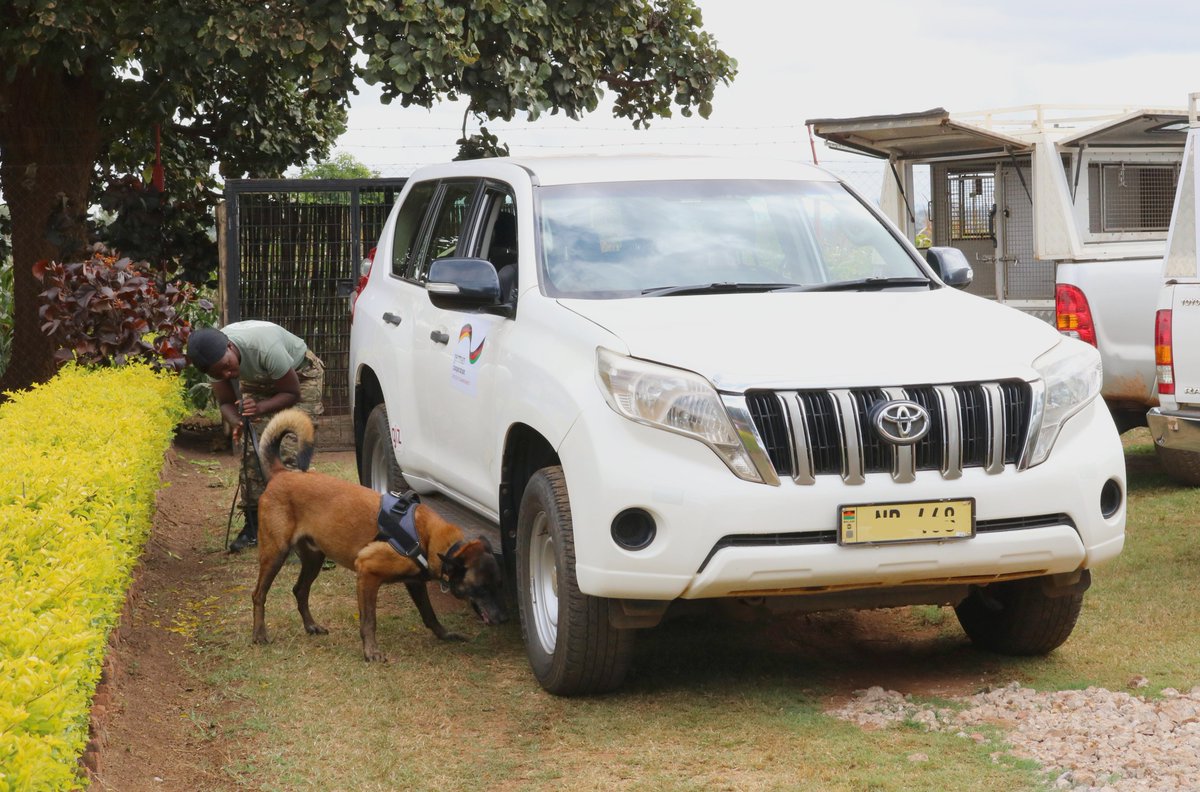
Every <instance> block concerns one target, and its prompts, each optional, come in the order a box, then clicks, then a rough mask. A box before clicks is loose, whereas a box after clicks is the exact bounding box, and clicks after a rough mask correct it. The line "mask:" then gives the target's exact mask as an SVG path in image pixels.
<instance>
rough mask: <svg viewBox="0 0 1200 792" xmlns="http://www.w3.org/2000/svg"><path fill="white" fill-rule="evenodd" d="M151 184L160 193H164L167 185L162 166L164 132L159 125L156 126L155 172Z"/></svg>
mask: <svg viewBox="0 0 1200 792" xmlns="http://www.w3.org/2000/svg"><path fill="white" fill-rule="evenodd" d="M150 183H151V184H153V185H154V189H156V190H158V191H159V192H162V191H163V188H164V186H165V185H166V181H165V179H164V177H163V166H162V130H161V128H160V127H159V125H158V124H155V125H154V172H153V174H152V175H151V177H150Z"/></svg>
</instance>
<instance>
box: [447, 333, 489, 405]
mask: <svg viewBox="0 0 1200 792" xmlns="http://www.w3.org/2000/svg"><path fill="white" fill-rule="evenodd" d="M489 329H490V328H489V326H488V325H486V324H479V323H476V324H474V325H469V324H465V325H463V326H462V329H461V330H459V331H458V344H457V345H456V346H455V348H454V357H453V358H452V359H451V361H450V381H451V383H453V385H454V387H456V388H458V389H459V390H460V391H462V392H463V393H465V394H467V395H469V396H474V395H475V389H476V380H477V378H478V374H479V366H478V365H477V364H478V363H479V360H480V358H482V357H483V345H484V343H485V342H486V341H487V334H488V330H489Z"/></svg>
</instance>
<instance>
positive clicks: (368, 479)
mask: <svg viewBox="0 0 1200 792" xmlns="http://www.w3.org/2000/svg"><path fill="white" fill-rule="evenodd" d="M391 438H392V427H391V425H390V424H389V423H388V417H387V408H386V407H385V406H384V405H383V404H377V405H375V408H374V409H372V410H371V413H370V415H368V416H367V425H366V426H365V427H364V428H363V442H362V465H361V468H360V471H359V477H358V478H359V483H360V484H362V485H363V486H364V487H370V488H371V489H373V490H375V491H376V492H388V491H391V492H403V491H404V490H406V489H408V485H407V484H406V483H405V481H404V474H403V473H401V471H400V465H399V463H397V462H396V453H395V452H394V451H393V450H392V440H391Z"/></svg>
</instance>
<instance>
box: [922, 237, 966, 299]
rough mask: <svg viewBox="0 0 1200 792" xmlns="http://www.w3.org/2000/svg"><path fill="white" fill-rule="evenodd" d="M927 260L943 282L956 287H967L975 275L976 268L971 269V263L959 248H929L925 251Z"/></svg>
mask: <svg viewBox="0 0 1200 792" xmlns="http://www.w3.org/2000/svg"><path fill="white" fill-rule="evenodd" d="M925 260H926V261H928V262H929V266H931V267H933V271H934V272H936V273H937V276H938V277H939V278H941V279H942V283H945V284H946V285H947V286H953V287H954V288H955V289H965V288H967V287H968V286H970V285H971V279H972V278H974V277H975V270H973V269H971V263H970V262H969V261H967V257H966V256H965V255H963V252H962V251H961V250H959V249H958V248H952V247H931V248H928V249H926V251H925Z"/></svg>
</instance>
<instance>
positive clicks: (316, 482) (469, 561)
mask: <svg viewBox="0 0 1200 792" xmlns="http://www.w3.org/2000/svg"><path fill="white" fill-rule="evenodd" d="M289 433H290V434H294V435H295V436H296V439H297V441H298V442H299V453H298V456H297V468H298V469H297V470H289V469H288V468H285V467H284V465H283V463H282V461H280V458H279V446H280V443H281V442H282V441H283V438H284V437H285V436H286V435H287V434H289ZM313 435H314V431H313V423H312V419H310V418H309V417H308V415H306V414H305V413H304V412H302V411H300V410H296V409H291V410H284V411H283V412H281V413H279V414H278V415H276V416H275V417H274V418H272V419H271V421H270V423H268V424H267V427H266V429H265V430H264V431H263V434H262V439H261V440H260V442H259V456H260V458H261V461H262V465H263V471H264V474H265V475H266V476H267V477H268V482H267V488H266V490H265V491H264V492H263V495H262V497H261V498H260V499H259V502H258V521H259V524H258V586H257V587H256V588H255V589H254V642H255V643H266V642H267V641H268V638H267V626H266V623H265V621H264V609H265V606H266V601H267V592H268V591H269V590H270V588H271V583H272V582H273V581H274V580H275V576H276V575H277V574H279V570H280V569H281V568H283V564H284V561H286V560H287V557H288V554H289V553H290V552H291V551H292V550H295V551H296V553H297V555H299V556H300V576H299V578H298V579H297V580H296V585H295V586H294V587H293V588H292V593H293V594H295V595H296V606H297V607H298V608H299V610H300V618H301V619H302V620H303V621H304V629H305V630H306V631H307V632H308V633H309V634H312V635H324V634H325V633H327V632H328V630H326V629H325V628H324V627H322V626H321V625H319V624H317V623H316V622H315V621H313V617H312V614H311V613H310V612H309V610H308V594H309V590H310V589H311V588H312V583H313V581H314V580H316V578H317V575H319V574H320V573H321V566H322V564H324V562H325V559H326V558H329V559H331V560H333V561H335V562H337V563H338V564H339V565H341V566H344V567H346V568H347V569H352V570H354V571H355V573H356V574H357V575H358V618H359V629H360V632H361V633H362V642H363V655H364V656H365V657H366V659H367V660H368V661H374V660H386V659H387V658H386V657H385V656H384V655H383V654H382V653H381V652H380V651H379V647H378V646H377V645H376V643H375V603H376V600H377V598H378V595H379V587H380V586H381V585H382V584H384V583H395V582H402V583H404V585H405V587H406V588H407V589H408V593H409V595H410V596H411V597H412V600H413V602H414V603H415V604H416V606H417V610H418V611H420V613H421V619H422V621H424V622H425V626H426V627H428V628H429V629H430V630H432V631H433V634H434V635H436V636H437V637H438V638H441V639H443V640H462V637H461V636H459V635H455V634H454V633H450V632H447V631H446V628H445V627H443V626H442V625H441V623H440V622H439V621H438V619H437V615H436V614H435V613H434V612H433V606H432V605H431V604H430V602H429V591H428V589H427V588H426V581H427V580H431V579H432V580H437V581H439V582H441V583H442V584H443V585H445V586H447V587H448V588H449V590H450V592H451V593H452V594H454V596H455V597H458V598H459V599H464V600H467V601H469V602H470V603H471V606H472V607H473V608H474V609H475V612H476V613H477V614H479V617H480V618H481V619H482V620H483V622H484V624H498V623H500V622H502V621H505V613H504V606H503V598H502V595H501V591H500V587H501V581H502V573H501V571H500V565H499V564H497V563H496V559H495V557H494V556H493V555H492V549H491V547H490V545H489V543H488V541H487V540H486V539H475V540H473V541H469V542H468V541H464V538H463V532H462V530H461V529H460V528H458V527H457V526H455V525H453V524H451V523H449V522H447V521H445V520H443V519H442V518H441V517H440V516H438V514H437V512H435V511H434V510H433V509H431V508H429V507H428V506H424V505H417V506H415V507H414V508H415V509H416V513H415V516H414V522H415V527H416V529H417V536H418V539H419V543H420V547H421V549H422V550H423V551H424V556H425V558H426V559H428V566H429V569H428V572H425V571H424V570H423V569H422V568H421V567H420V566H419V565H418V564H417V563H416V562H415V561H414V560H412V559H411V558H408V557H406V556H404V555H401V554H400V552H398V551H397V550H394V549H392V546H391V545H389V544H388V543H387V542H386V541H377V536H378V535H379V528H378V522H377V521H378V517H379V508H380V503H381V499H382V496H381V495H380V494H379V493H378V492H375V491H374V490H372V489H368V488H367V487H361V486H359V485H357V484H354V483H351V482H349V481H344V480H342V479H338V478H334V477H332V476H326V475H323V474H321V473H310V472H307V471H308V466H309V464H310V462H311V461H312V453H313Z"/></svg>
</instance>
